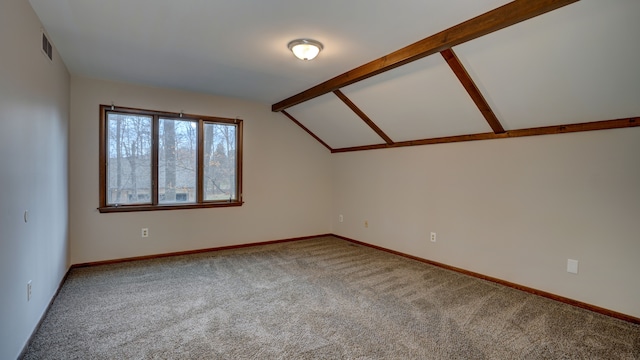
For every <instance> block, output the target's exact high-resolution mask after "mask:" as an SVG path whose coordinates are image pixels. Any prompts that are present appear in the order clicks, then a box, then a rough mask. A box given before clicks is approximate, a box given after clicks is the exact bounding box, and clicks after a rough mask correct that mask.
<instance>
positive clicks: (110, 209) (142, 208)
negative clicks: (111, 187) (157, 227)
mask: <svg viewBox="0 0 640 360" xmlns="http://www.w3.org/2000/svg"><path fill="white" fill-rule="evenodd" d="M243 203H244V202H242V201H234V202H213V203H204V204H188V205H175V204H172V205H123V206H104V207H99V208H98V211H100V212H101V213H114V212H134V211H157V210H185V209H206V208H220V207H232V206H242V204H243Z"/></svg>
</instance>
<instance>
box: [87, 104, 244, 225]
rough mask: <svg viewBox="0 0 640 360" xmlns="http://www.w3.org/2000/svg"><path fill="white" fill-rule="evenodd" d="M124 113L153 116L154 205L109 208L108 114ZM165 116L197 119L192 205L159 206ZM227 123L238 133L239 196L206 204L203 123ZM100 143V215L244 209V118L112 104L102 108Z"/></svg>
mask: <svg viewBox="0 0 640 360" xmlns="http://www.w3.org/2000/svg"><path fill="white" fill-rule="evenodd" d="M111 111H113V112H121V113H129V114H135V115H146V116H152V117H153V120H152V125H151V127H152V129H151V144H152V148H151V152H152V154H151V159H152V160H151V167H152V171H151V181H152V185H151V202H152V203H151V204H133V205H107V143H108V142H107V139H106V136H107V113H108V112H111ZM161 117H166V118H170V119H184V120H195V121H197V122H198V151H197V154H196V156H197V159H196V161H197V164H198V167H197V169H196V174H197V175H196V176H197V179H196V186H197V189H196V194H197V195H196V202H195V203H189V204H159V203H158V139H157V136H158V135H157V134H158V133H159V124H160V122H159V118H161ZM205 122H214V123H227V124H235V125H236V126H237V130H236V194H237V195H236V197H237V199H233V200H207V201H204V200H203V197H204V193H203V190H204V184H203V176H204V148H203V146H204V131H203V130H204V123H205ZM99 133H100V140H99V146H100V149H99V167H100V169H99V177H100V179H99V204H100V205H99V207H98V211H100V212H101V213H111V212H132V211H155V210H180V209H203V208H218V207H233V206H242V204H243V203H244V201H243V200H242V167H243V162H242V154H243V142H242V137H243V136H242V134H243V121H242V120H241V119H231V118H222V117H214V116H202V115H193V114H184V113H172V112H164V111H155V110H145V109H137V108H129V107H121V106H113V105H100V128H99Z"/></svg>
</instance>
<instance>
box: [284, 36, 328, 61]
mask: <svg viewBox="0 0 640 360" xmlns="http://www.w3.org/2000/svg"><path fill="white" fill-rule="evenodd" d="M288 46H289V50H291V52H292V53H293V55H295V56H296V57H297V58H298V59H300V60H313V58H315V57H316V56H318V54H319V53H320V50H322V48H323V46H322V44H321V43H320V42H319V41H315V40H310V39H298V40H293V41H292V42H290V43H289V45H288Z"/></svg>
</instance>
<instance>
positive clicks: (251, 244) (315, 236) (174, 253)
mask: <svg viewBox="0 0 640 360" xmlns="http://www.w3.org/2000/svg"><path fill="white" fill-rule="evenodd" d="M322 236H331V234H321V235H312V236H302V237H296V238H288V239H280V240H270V241H261V242H256V243H248V244H240V245H229V246H219V247H213V248H206V249H197V250H187V251H178V252H172V253H162V254H154V255H144V256H134V257H128V258H122V259H113V260H102V261H93V262H87V263H81V264H73V265H71V268H72V269H74V268H82V267H88V266H98V265H110V264H118V263H123V262H129V261H138V260H150V259H158V258H164V257H171V256H180V255H193V254H200V253H205V252H210V251H220V250H231V249H240V248H245V247H253V246H260V245H270V244H278V243H283V242H290V241H299V240H307V239H313V238H317V237H322Z"/></svg>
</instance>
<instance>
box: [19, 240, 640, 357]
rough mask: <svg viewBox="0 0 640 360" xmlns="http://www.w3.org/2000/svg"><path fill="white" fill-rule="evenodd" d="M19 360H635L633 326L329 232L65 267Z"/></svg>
mask: <svg viewBox="0 0 640 360" xmlns="http://www.w3.org/2000/svg"><path fill="white" fill-rule="evenodd" d="M24 358H25V359H640V326H637V325H633V324H630V323H626V322H623V321H620V320H616V319H613V318H609V317H606V316H602V315H599V314H595V313H592V312H589V311H586V310H583V309H579V308H574V307H572V306H569V305H566V304H562V303H558V302H555V301H552V300H548V299H545V298H541V297H538V296H535V295H531V294H527V293H523V292H520V291H517V290H514V289H511V288H506V287H503V286H500V285H497V284H494V283H490V282H486V281H482V280H478V279H475V278H471V277H468V276H465V275H461V274H458V273H454V272H451V271H448V270H444V269H440V268H438V267H434V266H430V265H426V264H423V263H420V262H417V261H413V260H409V259H406V258H402V257H398V256H395V255H391V254H388V253H385V252H381V251H378V250H374V249H371V248H367V247H361V246H356V245H354V244H351V243H349V242H346V241H343V240H339V239H336V238H333V237H326V238H317V239H311V240H304V241H296V242H289V243H281V244H274V245H266V246H259V247H251V248H244V249H237V250H226V251H219V252H210V253H204V254H198V255H190V256H179V257H172V258H163V259H156V260H147V261H137V262H129V263H123V264H116V265H106V266H98V267H91V268H81V269H74V270H72V271H71V273H70V275H69V277H68V279H67V281H66V283H65V284H64V286H63V287H62V289H61V291H60V294H59V296H58V298H57V299H56V301H55V302H54V304H53V306H52V307H51V310H50V311H49V312H48V314H47V315H46V317H45V319H44V322H43V324H42V326H41V328H40V329H39V331H38V332H37V333H36V335H35V336H34V339H33V341H32V342H31V344H30V346H29V347H28V349H27V352H26V355H25V357H24Z"/></svg>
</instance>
